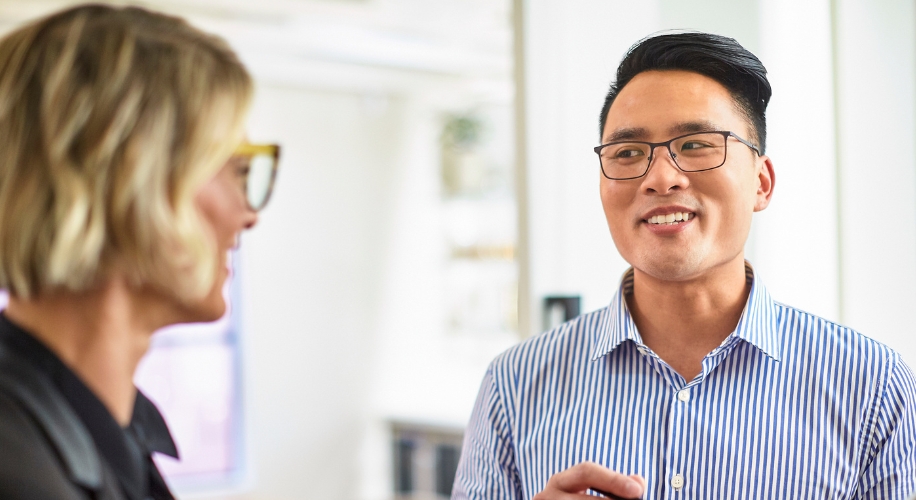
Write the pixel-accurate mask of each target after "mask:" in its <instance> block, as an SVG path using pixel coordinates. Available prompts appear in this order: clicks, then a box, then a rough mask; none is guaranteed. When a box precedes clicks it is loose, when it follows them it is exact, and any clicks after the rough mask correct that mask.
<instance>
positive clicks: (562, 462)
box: [452, 266, 916, 500]
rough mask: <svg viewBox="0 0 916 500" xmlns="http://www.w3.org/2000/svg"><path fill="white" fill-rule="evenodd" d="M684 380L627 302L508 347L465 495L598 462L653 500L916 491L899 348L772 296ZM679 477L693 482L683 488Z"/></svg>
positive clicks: (486, 398) (619, 300)
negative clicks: (644, 333)
mask: <svg viewBox="0 0 916 500" xmlns="http://www.w3.org/2000/svg"><path fill="white" fill-rule="evenodd" d="M747 269H748V277H749V278H748V279H749V280H750V281H751V282H752V286H751V292H750V295H749V297H748V303H747V305H746V307H745V309H744V312H743V313H742V315H741V319H740V320H739V322H738V326H737V328H736V329H735V331H734V332H733V333H732V334H731V335H730V336H729V337H728V338H726V339H725V341H724V342H723V343H722V344H721V345H720V346H719V347H717V348H716V349H715V350H713V351H712V352H711V353H709V354H708V355H707V356H706V357H705V358H704V360H703V365H702V366H703V370H702V372H701V373H700V374H699V375H698V376H697V377H696V378H695V379H694V380H692V381H690V382H687V381H685V380H684V379H683V378H682V377H681V376H680V375H679V374H678V373H677V372H675V371H674V370H673V369H672V368H671V367H670V366H668V365H667V364H666V363H665V362H664V361H662V360H661V359H660V358H659V357H658V356H656V355H655V353H653V352H652V351H651V350H650V349H649V348H648V347H646V346H645V345H644V344H643V343H642V339H641V338H640V335H639V332H638V331H637V330H636V325H635V324H634V323H633V319H632V318H631V317H630V314H629V312H628V310H627V306H626V301H625V295H626V294H628V293H632V283H633V273H632V270H631V271H629V272H628V273H627V274H626V275H625V276H624V279H623V283H622V284H621V287H620V290H618V292H617V295H616V296H615V298H614V300H613V301H612V303H611V304H610V305H609V306H608V307H606V308H604V309H601V310H598V311H595V312H592V313H589V314H586V315H583V316H580V317H578V318H576V319H574V320H572V321H569V322H567V323H565V324H563V325H561V326H559V327H558V328H556V329H554V330H552V331H549V332H546V333H544V334H541V335H539V336H537V337H534V338H531V339H529V340H527V341H526V342H524V343H522V344H520V345H518V346H515V347H513V348H511V349H510V350H508V351H507V352H505V353H503V354H501V355H500V356H499V357H498V358H496V360H495V361H493V363H492V364H491V365H490V368H489V370H488V371H487V374H486V376H485V377H484V380H483V385H482V387H481V389H480V394H479V396H478V399H477V403H476V405H475V407H474V411H473V414H472V416H471V420H470V424H469V427H468V429H467V433H466V435H465V441H464V449H463V452H462V457H461V461H460V464H459V467H458V474H457V477H456V479H455V486H454V491H453V494H452V498H453V499H464V498H471V499H481V500H483V499H486V500H497V499H530V498H532V497H533V496H534V495H535V494H537V493H538V492H539V491H541V490H542V489H543V488H544V487H545V485H546V484H547V480H548V479H549V478H550V477H551V476H552V475H553V474H555V473H557V472H560V471H563V470H565V469H567V468H569V467H571V466H573V465H575V464H577V463H579V462H583V461H593V462H597V463H599V464H601V465H604V466H606V467H609V468H610V469H613V470H616V471H618V472H622V473H625V474H633V473H635V474H640V475H642V476H643V477H645V478H646V479H647V480H648V489H647V491H646V494H645V495H644V497H643V498H645V499H646V500H649V499H662V498H665V499H677V500H681V499H698V500H699V499H703V500H709V499H742V500H744V499H771V498H778V499H796V498H799V499H800V498H805V499H807V498H817V499H853V498H855V499H879V498H880V499H904V498H907V497H908V496H909V495H911V494H913V493H914V492H916V383H914V378H913V374H912V373H911V372H910V370H909V368H907V366H906V365H905V364H904V363H903V361H902V360H901V359H900V356H899V355H898V354H897V353H895V352H894V351H892V350H891V349H890V348H888V347H886V346H884V345H883V344H880V343H878V342H876V341H874V340H871V339H869V338H867V337H865V336H863V335H861V334H859V333H858V332H855V331H853V330H851V329H849V328H845V327H843V326H840V325H837V324H835V323H832V322H830V321H827V320H825V319H823V318H819V317H817V316H814V315H812V314H809V313H806V312H803V311H800V310H798V309H795V308H792V307H789V306H786V305H784V304H780V303H778V302H775V301H773V300H772V299H771V298H770V296H769V294H767V292H766V289H765V288H764V287H763V285H762V284H761V283H760V280H759V279H754V275H753V271H752V270H751V269H750V266H748V267H747ZM675 485H679V487H677V488H676V487H675Z"/></svg>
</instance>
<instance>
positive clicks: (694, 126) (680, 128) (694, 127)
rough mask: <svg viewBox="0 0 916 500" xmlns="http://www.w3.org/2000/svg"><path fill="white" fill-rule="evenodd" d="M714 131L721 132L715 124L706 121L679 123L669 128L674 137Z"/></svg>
mask: <svg viewBox="0 0 916 500" xmlns="http://www.w3.org/2000/svg"><path fill="white" fill-rule="evenodd" d="M714 130H720V129H719V127H718V126H717V125H716V124H715V123H713V122H711V121H706V120H699V121H692V122H681V123H678V124H676V125H675V126H673V127H671V128H669V129H668V132H670V133H671V134H672V135H678V134H690V133H693V132H712V131H714Z"/></svg>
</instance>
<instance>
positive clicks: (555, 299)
mask: <svg viewBox="0 0 916 500" xmlns="http://www.w3.org/2000/svg"><path fill="white" fill-rule="evenodd" d="M581 302H582V297H580V296H578V295H565V296H562V295H553V296H549V297H544V330H550V329H552V328H556V327H557V326H560V325H561V324H563V323H565V322H567V321H569V320H571V319H573V318H575V317H576V316H578V315H579V311H580V308H581Z"/></svg>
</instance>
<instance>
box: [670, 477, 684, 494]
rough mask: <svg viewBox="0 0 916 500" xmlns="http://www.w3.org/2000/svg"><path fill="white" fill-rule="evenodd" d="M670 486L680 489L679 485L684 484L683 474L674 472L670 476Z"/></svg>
mask: <svg viewBox="0 0 916 500" xmlns="http://www.w3.org/2000/svg"><path fill="white" fill-rule="evenodd" d="M671 486H672V487H674V489H676V490H679V489H681V487H683V486H684V476H682V475H680V474H675V475H674V477H672V478H671Z"/></svg>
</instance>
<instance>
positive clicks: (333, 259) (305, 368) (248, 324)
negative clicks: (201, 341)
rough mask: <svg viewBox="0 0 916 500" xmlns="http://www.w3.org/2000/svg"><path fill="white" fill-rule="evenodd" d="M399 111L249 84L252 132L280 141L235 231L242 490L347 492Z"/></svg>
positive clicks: (351, 98) (362, 417) (389, 103)
mask: <svg viewBox="0 0 916 500" xmlns="http://www.w3.org/2000/svg"><path fill="white" fill-rule="evenodd" d="M402 109H403V107H402V103H401V102H400V101H398V100H394V99H392V100H383V101H382V102H377V101H373V100H371V99H367V98H366V97H364V96H361V95H359V94H355V93H333V92H327V91H314V90H309V89H307V88H295V87H281V86H271V85H261V86H259V88H258V89H257V95H256V99H255V103H254V106H253V110H252V114H251V119H250V126H249V130H250V133H251V135H252V138H253V139H255V140H269V141H277V142H279V143H281V144H282V145H283V159H282V164H281V170H280V173H279V177H278V179H277V185H276V189H275V192H274V198H273V199H272V201H271V205H270V207H269V208H268V209H267V210H265V211H264V212H263V213H262V214H261V217H260V220H259V224H258V227H256V228H255V229H254V230H253V231H251V232H250V233H248V234H246V235H245V236H243V239H242V253H241V257H242V267H241V273H242V274H241V279H242V290H243V303H244V310H243V323H242V326H243V352H244V356H245V363H244V365H243V373H244V375H245V380H246V382H247V383H246V386H245V391H244V395H245V397H246V398H247V399H246V401H245V403H246V405H245V406H246V408H248V415H247V417H248V425H247V426H246V429H247V432H248V441H249V449H248V459H249V467H250V470H249V473H250V474H249V480H250V484H249V488H250V492H249V494H248V496H246V497H245V498H271V499H286V498H288V499H301V498H327V499H352V498H356V489H357V488H358V484H357V481H355V480H354V476H355V474H354V471H356V470H358V466H359V458H358V455H359V450H360V447H361V443H362V439H363V433H364V429H365V426H366V421H367V420H369V419H370V418H371V414H370V412H369V409H368V407H367V401H368V399H369V397H368V391H369V387H370V382H371V380H372V377H373V373H372V372H371V366H372V363H373V345H374V332H375V328H374V325H375V321H376V318H377V315H378V310H377V304H378V303H379V299H380V297H379V293H380V280H381V278H382V270H383V269H384V263H385V261H386V259H387V258H388V255H387V254H386V253H385V247H384V245H382V244H380V242H383V241H384V240H385V238H384V235H385V234H386V230H387V228H388V224H389V219H390V213H391V211H392V209H393V203H394V195H395V194H396V192H397V190H396V188H395V186H394V185H393V184H392V183H393V181H394V179H396V178H397V175H396V173H397V172H398V170H399V168H400V164H399V162H398V161H397V159H398V156H399V154H400V152H399V151H398V150H397V145H398V144H399V143H400V142H401V141H400V139H401V134H402V130H401V129H400V127H399V126H400V123H401V118H400V114H401V112H402ZM356 142H359V143H360V144H361V147H354V143H356Z"/></svg>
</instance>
